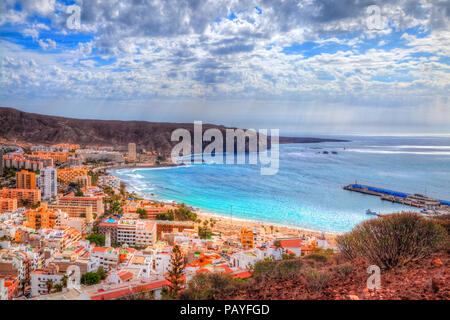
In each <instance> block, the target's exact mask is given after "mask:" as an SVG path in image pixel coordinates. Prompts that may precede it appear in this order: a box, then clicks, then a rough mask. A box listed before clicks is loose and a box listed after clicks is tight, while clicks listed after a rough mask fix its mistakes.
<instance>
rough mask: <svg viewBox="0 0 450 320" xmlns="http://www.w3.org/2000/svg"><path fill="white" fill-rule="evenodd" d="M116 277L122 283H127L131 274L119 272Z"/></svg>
mask: <svg viewBox="0 0 450 320" xmlns="http://www.w3.org/2000/svg"><path fill="white" fill-rule="evenodd" d="M117 275H118V276H119V278H120V280H122V281H128V280H130V279H132V278H133V274H132V273H131V272H129V271H121V272H119V273H118V274H117Z"/></svg>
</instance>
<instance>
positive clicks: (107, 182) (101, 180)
mask: <svg viewBox="0 0 450 320" xmlns="http://www.w3.org/2000/svg"><path fill="white" fill-rule="evenodd" d="M98 185H99V186H102V187H103V186H109V187H111V188H112V189H119V188H120V178H118V177H114V176H100V177H98Z"/></svg>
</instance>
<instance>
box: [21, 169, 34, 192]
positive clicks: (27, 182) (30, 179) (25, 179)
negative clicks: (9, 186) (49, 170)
mask: <svg viewBox="0 0 450 320" xmlns="http://www.w3.org/2000/svg"><path fill="white" fill-rule="evenodd" d="M16 188H17V189H36V174H35V173H34V172H29V171H27V170H22V171H19V172H17V173H16Z"/></svg>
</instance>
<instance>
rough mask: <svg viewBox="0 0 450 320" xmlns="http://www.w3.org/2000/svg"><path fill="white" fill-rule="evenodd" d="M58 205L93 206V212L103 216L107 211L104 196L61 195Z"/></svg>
mask: <svg viewBox="0 0 450 320" xmlns="http://www.w3.org/2000/svg"><path fill="white" fill-rule="evenodd" d="M58 205H62V206H91V207H92V214H93V215H96V216H101V215H103V213H104V212H105V209H104V207H103V201H102V197H75V196H60V197H59V200H58Z"/></svg>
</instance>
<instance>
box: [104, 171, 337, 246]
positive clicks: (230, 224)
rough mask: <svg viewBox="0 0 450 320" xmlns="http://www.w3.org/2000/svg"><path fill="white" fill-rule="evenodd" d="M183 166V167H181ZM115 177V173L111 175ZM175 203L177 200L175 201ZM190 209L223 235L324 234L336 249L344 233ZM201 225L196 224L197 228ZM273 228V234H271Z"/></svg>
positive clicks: (318, 235)
mask: <svg viewBox="0 0 450 320" xmlns="http://www.w3.org/2000/svg"><path fill="white" fill-rule="evenodd" d="M181 166H183V165H181ZM171 167H180V165H158V166H146V167H128V168H126V167H120V168H110V169H108V170H113V171H114V170H121V169H130V170H133V169H159V168H171ZM109 174H112V175H114V174H113V173H109ZM123 182H124V183H126V185H127V186H129V187H130V189H132V190H131V191H133V192H136V194H138V195H139V196H141V197H142V198H143V199H146V200H154V201H160V202H164V203H172V200H168V199H162V198H159V197H156V196H155V197H152V198H149V197H148V196H147V195H146V194H143V193H142V191H139V190H137V189H136V188H134V187H133V185H132V183H130V182H128V181H123ZM173 201H175V200H173ZM175 202H177V203H181V202H179V201H175ZM187 206H188V207H191V208H192V211H193V212H195V213H196V214H197V216H198V217H199V218H200V219H201V220H209V219H211V218H213V219H215V220H216V222H217V223H216V225H215V226H214V231H215V232H217V231H219V232H221V233H223V234H228V235H229V234H235V235H238V234H239V231H240V229H241V228H243V227H245V228H248V229H251V230H257V231H259V232H260V234H264V235H265V236H268V235H273V236H275V237H278V238H283V237H299V236H315V237H321V236H322V234H323V235H324V236H325V238H326V239H327V241H328V243H329V245H330V246H331V247H336V237H337V236H339V235H340V234H342V233H333V232H325V231H319V230H312V229H307V228H304V227H300V226H291V225H283V224H281V223H277V222H273V223H271V222H269V221H261V220H253V219H246V218H242V217H236V218H235V217H231V216H228V215H225V214H222V213H218V212H212V211H211V210H208V209H205V208H200V207H195V206H191V205H188V204H187ZM236 221H239V224H236ZM197 225H200V224H197V223H196V226H197ZM272 228H273V231H274V232H273V233H272V232H271V230H272Z"/></svg>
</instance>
